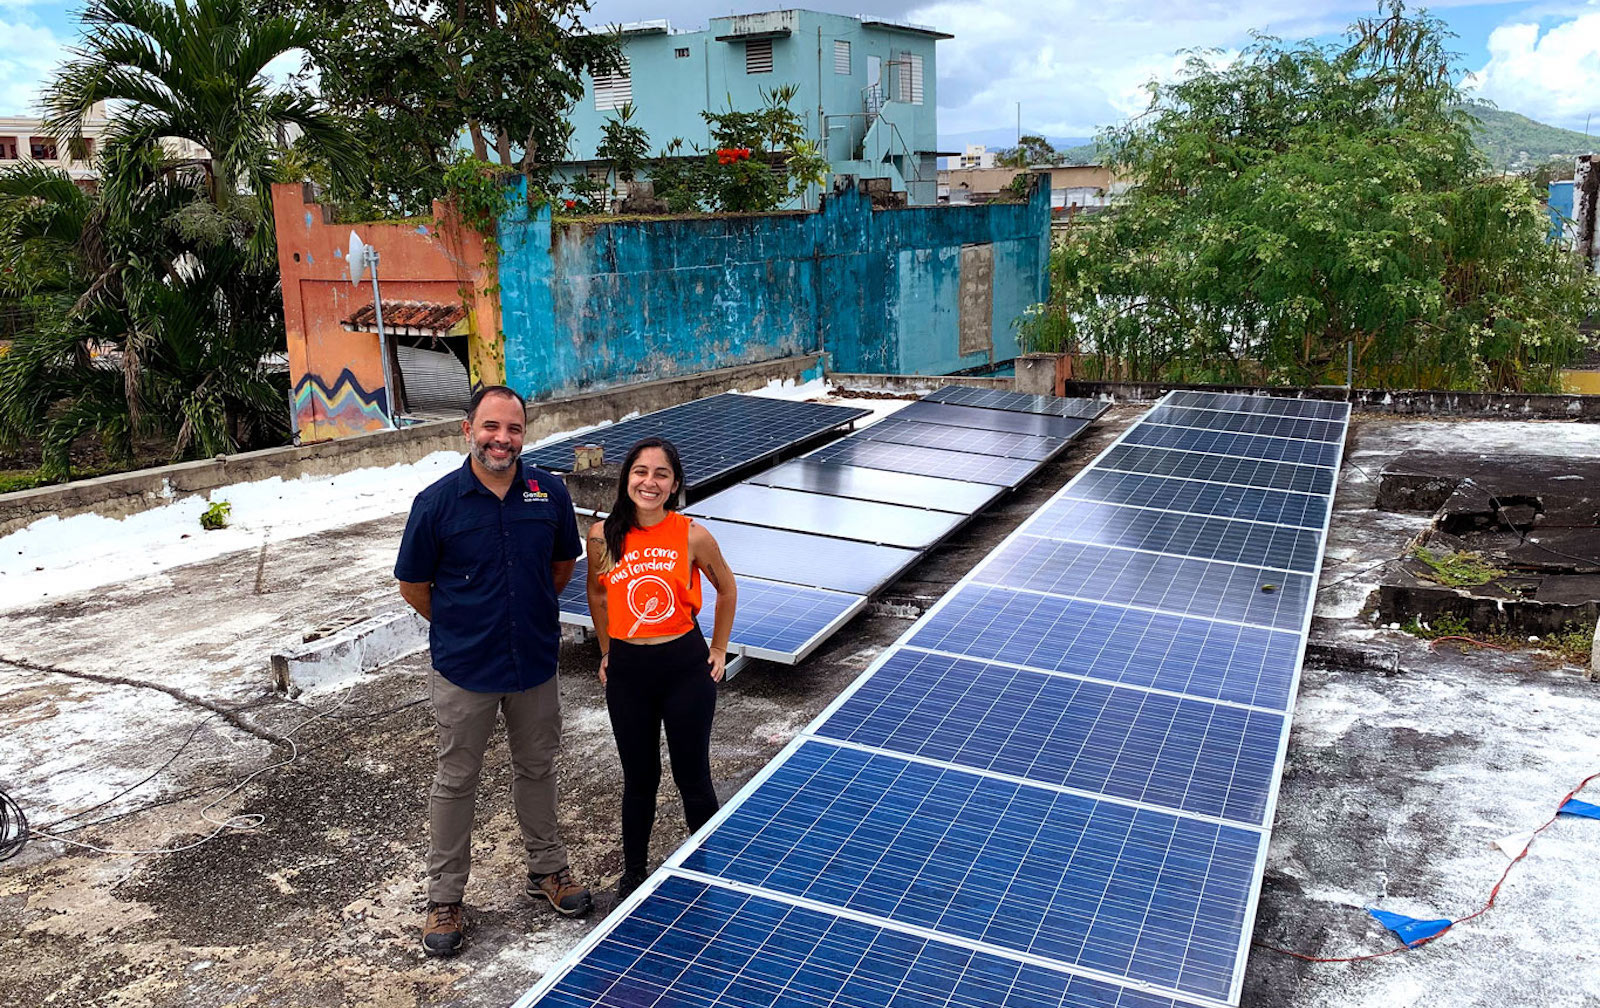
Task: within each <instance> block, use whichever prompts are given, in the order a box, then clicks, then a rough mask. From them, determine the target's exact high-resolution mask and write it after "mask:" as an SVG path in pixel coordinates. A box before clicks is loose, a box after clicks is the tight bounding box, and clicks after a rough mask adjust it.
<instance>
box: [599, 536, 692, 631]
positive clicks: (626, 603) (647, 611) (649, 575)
mask: <svg viewBox="0 0 1600 1008" xmlns="http://www.w3.org/2000/svg"><path fill="white" fill-rule="evenodd" d="M600 583H601V585H602V586H604V588H605V590H606V631H607V632H608V633H609V634H610V635H611V636H612V637H614V638H619V639H621V640H628V639H629V638H632V637H670V636H672V635H674V634H681V633H686V632H688V631H690V630H693V629H695V628H696V627H697V626H698V624H697V623H696V622H695V617H696V616H697V615H698V614H699V612H700V572H699V571H698V570H696V569H695V567H694V565H693V564H691V563H690V562H689V519H688V517H686V516H685V515H681V514H679V513H678V512H676V511H668V512H667V517H666V518H665V519H663V520H662V521H661V522H659V523H658V524H656V525H654V526H652V527H650V528H647V529H646V528H634V529H632V530H631V531H629V532H628V534H627V535H626V536H625V537H623V540H622V556H621V557H620V558H619V559H618V560H617V564H616V566H615V567H613V568H611V569H610V570H608V571H606V572H605V573H604V574H602V575H600Z"/></svg>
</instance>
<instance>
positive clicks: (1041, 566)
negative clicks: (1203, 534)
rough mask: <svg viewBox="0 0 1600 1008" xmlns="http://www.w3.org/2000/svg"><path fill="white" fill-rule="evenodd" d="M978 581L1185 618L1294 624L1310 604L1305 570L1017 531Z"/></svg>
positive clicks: (1292, 627)
mask: <svg viewBox="0 0 1600 1008" xmlns="http://www.w3.org/2000/svg"><path fill="white" fill-rule="evenodd" d="M972 578H973V580H974V581H976V582H978V583H980V584H992V585H1004V586H1006V587H1009V588H1027V589H1030V590H1032V591H1042V592H1050V593H1051V594H1055V595H1069V596H1072V597H1073V598H1079V599H1084V600H1087V601H1090V602H1122V603H1126V604H1128V605H1136V606H1145V607H1148V608H1151V609H1159V610H1161V611H1163V612H1170V613H1179V614H1182V615H1186V616H1209V617H1212V618H1215V619H1225V620H1235V621H1237V622H1240V623H1249V624H1252V625H1254V626H1265V627H1277V628H1278V629H1281V630H1298V629H1300V627H1301V625H1302V624H1303V623H1304V621H1305V614H1306V612H1307V609H1308V606H1309V605H1310V596H1311V580H1312V579H1311V578H1310V577H1309V576H1307V575H1304V574H1291V573H1289V572H1287V571H1273V570H1266V569H1264V568H1261V567H1240V566H1236V565H1234V564H1224V563H1212V562H1208V561H1204V560H1188V559H1183V558H1180V557H1172V556H1157V555H1155V554H1152V553H1136V552H1134V551H1132V550H1123V549H1112V548H1108V547H1105V546H1091V545H1087V544H1085V543H1075V542H1064V541H1061V540H1056V539H1036V538H1033V537H1032V536H1027V535H1023V536H1019V537H1017V538H1015V539H1012V540H1010V541H1009V542H1007V543H1005V544H1004V545H1003V546H1001V547H1000V548H999V549H997V550H995V551H994V552H993V553H991V554H990V555H989V558H988V559H987V560H985V561H984V562H983V564H982V565H981V566H979V567H978V569H977V570H976V571H974V572H973V575H972Z"/></svg>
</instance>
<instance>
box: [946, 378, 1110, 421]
mask: <svg viewBox="0 0 1600 1008" xmlns="http://www.w3.org/2000/svg"><path fill="white" fill-rule="evenodd" d="M922 398H924V399H926V400H928V401H929V402H942V403H953V404H955V405H957V406H982V407H984V408H985V409H1002V410H1011V411H1013V412H1015V413H1045V414H1048V415H1050V416H1060V417H1082V418H1083V419H1085V420H1093V419H1095V418H1096V417H1098V416H1099V415H1100V414H1102V413H1104V412H1105V411H1106V410H1107V409H1108V408H1109V404H1108V403H1103V402H1099V401H1097V400H1094V399H1063V398H1060V397H1059V396H1042V395H1027V394H1026V393H1023V392H1007V391H1004V390H1003V389H982V388H972V387H970V386H967V385H946V386H945V387H944V388H942V389H938V390H936V391H933V392H929V393H928V394H927V395H925V396H923V397H922Z"/></svg>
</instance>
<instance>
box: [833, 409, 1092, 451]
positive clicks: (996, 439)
mask: <svg viewBox="0 0 1600 1008" xmlns="http://www.w3.org/2000/svg"><path fill="white" fill-rule="evenodd" d="M1075 422H1079V423H1083V424H1084V425H1085V426H1087V421H1075ZM855 439H856V440H860V441H892V442H894V443H895V444H910V445H922V446H923V447H926V448H948V449H950V450H951V451H965V452H976V453H977V454H979V455H1003V456H1005V457H1006V458H1025V459H1047V458H1049V457H1050V456H1052V455H1054V454H1055V453H1056V452H1058V451H1060V450H1061V448H1062V446H1064V445H1065V444H1066V442H1065V441H1064V440H1062V439H1061V438H1054V437H1039V436H1037V435H1034V434H1013V433H1011V432H1010V431H997V430H985V429H982V428H977V427H951V426H949V425H947V424H936V423H918V422H916V421H914V420H902V419H900V418H899V417H898V416H892V417H889V418H887V419H884V420H879V421H878V422H877V423H875V424H873V425H872V426H870V427H865V428H862V429H861V430H860V431H859V432H857V433H856V435H855Z"/></svg>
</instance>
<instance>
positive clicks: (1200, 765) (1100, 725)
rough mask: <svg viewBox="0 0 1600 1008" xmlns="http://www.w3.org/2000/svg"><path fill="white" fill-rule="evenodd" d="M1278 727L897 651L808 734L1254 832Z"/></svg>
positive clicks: (1217, 710) (1245, 714)
mask: <svg viewBox="0 0 1600 1008" xmlns="http://www.w3.org/2000/svg"><path fill="white" fill-rule="evenodd" d="M1283 720H1284V719H1283V715H1282V714H1275V713H1269V712H1266V711H1258V710H1248V709H1245V708H1242V707H1231V706H1227V705H1224V704H1218V703H1213V702H1210V701H1206V700H1196V699H1190V698H1186V697H1174V696H1170V695H1167V694H1164V693H1152V692H1150V691H1149V690H1143V689H1131V688H1128V687H1123V686H1113V685H1110V684H1108V683H1103V682H1096V681H1093V680H1088V679H1074V678H1070V677H1068V676H1063V675H1052V674H1049V673H1045V672H1037V671H1034V670H1032V669H1019V668H1010V667H1007V666H1004V665H994V664H991V663H988V662H980V661H969V660H966V659H961V658H952V657H948V656H945V655H937V654H929V653H928V652H925V651H916V650H912V649H909V648H901V649H900V650H898V651H896V652H895V653H894V654H893V655H892V656H891V657H890V658H889V660H888V661H887V662H885V663H884V664H883V665H882V666H880V667H879V669H878V671H877V672H876V673H874V674H873V675H872V676H871V677H870V678H869V679H867V680H866V682H864V683H862V684H861V686H860V688H859V689H857V690H856V691H855V692H854V693H852V694H851V695H850V697H849V699H847V700H846V701H845V702H844V704H843V705H842V706H841V707H839V708H838V709H837V710H836V711H834V713H833V714H832V716H830V717H829V718H828V719H827V721H825V722H823V724H822V726H821V727H820V728H818V729H817V731H816V734H817V735H819V736H822V737H825V738H836V739H840V740H842V741H845V742H854V743H856V744H858V745H866V746H872V747H874V748H878V749H888V750H891V751H894V752H901V753H906V754H907V755H911V756H920V757H923V758H924V759H932V760H938V761H940V762H944V763H956V764H959V765H961V766H966V767H972V768H973V769H977V770H990V771H993V772H995V773H1002V774H1008V775H1010V776H1013V777H1022V778H1025V779H1027V780H1030V781H1038V782H1040V783H1043V784H1055V785H1060V786H1064V787H1069V788H1075V789H1078V790H1084V791H1092V792H1099V793H1101V794H1106V795H1111V796H1113V797H1117V798H1126V799H1129V800H1131V801H1138V802H1144V803H1145V804H1149V805H1160V806H1163V807H1165V808H1170V809H1174V810H1182V811H1185V812H1197V813H1200V814H1202V815H1210V816H1217V817H1219V818H1224V819H1231V820H1233V821H1235V822H1240V823H1244V824H1247V825H1256V826H1263V825H1266V823H1265V822H1264V818H1265V816H1266V810H1267V799H1268V796H1269V795H1270V794H1271V791H1272V787H1273V784H1274V781H1273V780H1272V770H1273V764H1274V762H1275V761H1276V760H1277V756H1278V740H1279V738H1280V737H1281V736H1282V734H1283Z"/></svg>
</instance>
